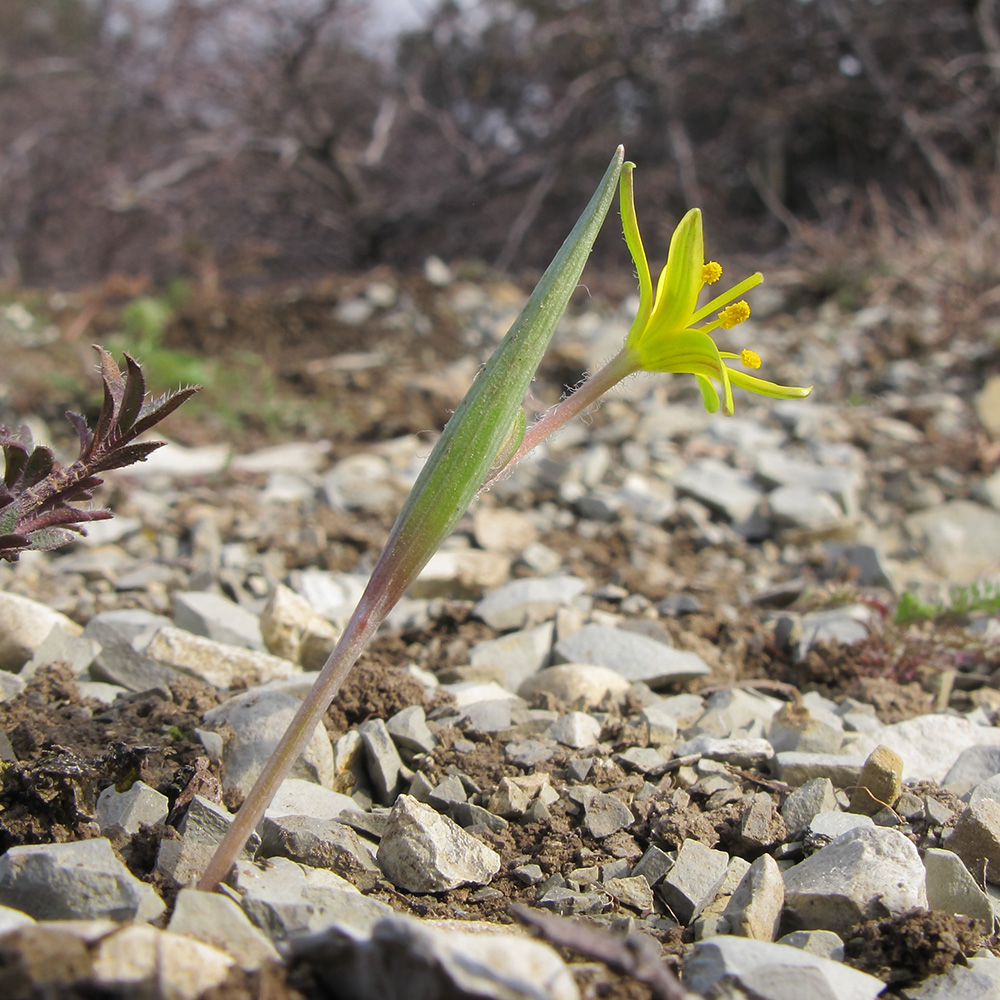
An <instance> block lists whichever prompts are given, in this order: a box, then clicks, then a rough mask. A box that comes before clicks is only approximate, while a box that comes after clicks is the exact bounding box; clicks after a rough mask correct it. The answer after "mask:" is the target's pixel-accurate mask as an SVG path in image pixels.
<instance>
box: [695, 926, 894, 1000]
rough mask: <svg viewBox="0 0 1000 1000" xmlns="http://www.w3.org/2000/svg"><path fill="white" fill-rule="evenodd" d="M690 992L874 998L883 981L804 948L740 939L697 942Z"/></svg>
mask: <svg viewBox="0 0 1000 1000" xmlns="http://www.w3.org/2000/svg"><path fill="white" fill-rule="evenodd" d="M684 985H685V986H686V987H687V988H688V990H690V991H692V992H694V993H696V994H698V995H704V996H712V997H754V998H755V1000H796V998H803V1000H804V998H806V997H808V998H809V1000H813V998H815V1000H821V998H822V1000H875V997H877V996H878V995H879V994H880V993H881V992H882V991H883V990H884V989H885V983H883V982H882V980H881V979H876V978H875V977H874V976H869V975H868V974H867V973H865V972H858V971H857V970H856V969H852V968H850V967H849V966H846V965H843V964H842V963H840V962H831V961H830V960H829V959H825V958H820V957H819V956H818V955H814V954H811V953H809V952H808V951H804V950H802V949H800V948H789V947H787V946H786V945H782V944H772V943H771V942H769V941H754V940H752V939H750V938H743V937H735V936H728V935H724V936H720V937H712V938H709V939H707V940H705V941H699V942H698V943H696V944H695V946H694V950H693V951H692V953H691V954H690V956H689V957H688V959H687V960H686V961H685V963H684Z"/></svg>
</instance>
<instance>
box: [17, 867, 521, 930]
mask: <svg viewBox="0 0 1000 1000" xmlns="http://www.w3.org/2000/svg"><path fill="white" fill-rule="evenodd" d="M539 872H541V869H539ZM34 922H35V919H34V917H29V916H28V914H27V913H22V912H21V911H20V910H15V909H14V908H13V907H11V906H0V937H2V936H3V935H4V934H6V933H7V932H8V931H16V930H17V929H18V928H19V927H30V926H31V925H32V924H33V923H34Z"/></svg>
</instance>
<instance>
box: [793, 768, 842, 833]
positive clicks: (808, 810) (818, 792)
mask: <svg viewBox="0 0 1000 1000" xmlns="http://www.w3.org/2000/svg"><path fill="white" fill-rule="evenodd" d="M836 808H837V794H836V792H835V791H834V788H833V782H832V781H831V780H830V779H829V778H810V779H809V780H808V781H807V782H806V783H805V784H803V785H801V786H800V787H798V788H796V789H795V791H793V792H792V793H791V795H789V796H788V798H787V799H785V801H784V803H783V804H782V806H781V816H782V819H784V821H785V823H787V824H788V829H789V830H790V831H791V832H792V833H798V832H799V831H800V830H804V829H805V828H806V827H807V826H808V825H809V821H810V820H811V819H812V818H813V816H815V815H816V814H817V813H821V812H828V811H830V810H833V809H836Z"/></svg>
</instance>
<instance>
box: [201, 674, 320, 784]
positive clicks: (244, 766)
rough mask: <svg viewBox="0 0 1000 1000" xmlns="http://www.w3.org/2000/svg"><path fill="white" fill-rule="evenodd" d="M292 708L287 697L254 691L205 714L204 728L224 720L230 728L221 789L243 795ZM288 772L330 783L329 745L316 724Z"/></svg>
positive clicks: (293, 702)
mask: <svg viewBox="0 0 1000 1000" xmlns="http://www.w3.org/2000/svg"><path fill="white" fill-rule="evenodd" d="M298 707H299V702H298V700H297V699H296V698H293V697H291V696H290V695H287V694H282V693H281V692H278V691H267V690H265V689H257V690H250V691H247V692H245V693H243V694H240V695H237V696H236V697H235V698H230V699H229V700H228V701H224V702H223V703H222V704H221V705H219V706H218V707H217V708H213V709H211V710H210V711H209V712H206V713H205V717H204V718H205V722H206V723H207V724H208V725H209V726H211V727H213V728H218V727H221V726H222V725H224V724H226V723H228V725H229V726H230V727H231V732H232V735H231V737H230V738H229V739H228V740H227V742H226V747H225V750H224V752H223V762H224V763H225V765H226V774H225V787H226V788H238V789H239V790H240V791H241V792H242V793H243V794H244V795H246V794H248V793H249V791H250V789H251V787H252V786H253V783H254V781H256V780H257V776H258V775H259V774H260V772H261V770H262V769H263V767H264V764H265V762H266V761H267V759H268V758H269V757H270V756H271V753H272V752H273V750H274V748H275V747H276V746H277V745H278V740H280V739H281V736H282V734H283V733H284V731H285V729H286V728H287V727H288V724H289V723H290V722H291V721H292V717H293V716H294V715H295V713H296V711H298ZM291 776H292V777H294V778H306V779H309V780H313V781H316V782H318V783H319V784H321V785H325V786H326V787H328V788H329V787H331V786H332V785H333V747H332V746H331V744H330V737H329V736H327V733H326V729H325V728H324V727H323V726H322V725H319V726H317V727H316V731H315V732H314V733H313V735H312V738H311V739H310V740H309V744H308V745H307V747H306V749H305V751H304V752H303V754H302V756H301V757H300V758H299V759H298V760H297V761H296V762H295V764H294V765H292V771H291Z"/></svg>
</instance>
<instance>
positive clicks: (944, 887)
mask: <svg viewBox="0 0 1000 1000" xmlns="http://www.w3.org/2000/svg"><path fill="white" fill-rule="evenodd" d="M924 868H925V870H926V872H927V905H928V906H929V907H930V908H931V909H932V910H941V911H942V912H944V913H958V914H964V915H965V916H967V917H973V918H975V919H976V920H982V921H983V923H985V924H987V925H988V926H990V927H992V926H993V904H992V902H991V901H990V897H989V896H988V895H987V894H986V893H985V892H983V890H982V889H980V888H979V886H978V884H977V883H976V880H975V879H974V878H973V877H972V875H971V874H970V873H969V869H968V868H966V867H965V864H964V863H963V861H962V859H961V858H960V857H959V856H958V855H957V854H954V853H952V852H951V851H945V850H941V849H940V848H937V847H929V848H927V850H926V851H925V852H924Z"/></svg>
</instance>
